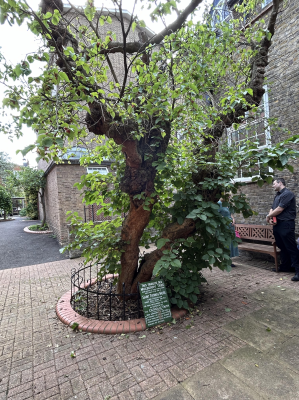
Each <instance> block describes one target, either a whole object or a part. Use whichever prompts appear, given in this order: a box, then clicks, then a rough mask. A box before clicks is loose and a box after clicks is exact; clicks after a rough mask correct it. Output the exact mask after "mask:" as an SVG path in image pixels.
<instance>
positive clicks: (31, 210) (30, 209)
mask: <svg viewBox="0 0 299 400" xmlns="http://www.w3.org/2000/svg"><path fill="white" fill-rule="evenodd" d="M35 200H36V201H35ZM26 215H27V217H28V218H29V219H38V208H37V195H36V199H35V198H34V197H33V196H30V197H28V206H27V207H26Z"/></svg>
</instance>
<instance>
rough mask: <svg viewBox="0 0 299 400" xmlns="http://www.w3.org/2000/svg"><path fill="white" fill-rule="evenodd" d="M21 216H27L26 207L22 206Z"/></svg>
mask: <svg viewBox="0 0 299 400" xmlns="http://www.w3.org/2000/svg"><path fill="white" fill-rule="evenodd" d="M19 214H20V216H21V217H26V215H27V211H26V207H24V208H22V209H21V210H20V212H19Z"/></svg>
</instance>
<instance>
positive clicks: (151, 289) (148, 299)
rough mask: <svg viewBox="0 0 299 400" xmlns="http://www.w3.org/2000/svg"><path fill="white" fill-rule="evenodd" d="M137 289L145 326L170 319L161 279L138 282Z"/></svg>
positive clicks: (166, 297) (167, 301)
mask: <svg viewBox="0 0 299 400" xmlns="http://www.w3.org/2000/svg"><path fill="white" fill-rule="evenodd" d="M139 291H140V295H141V301H142V305H143V311H144V316H145V323H146V327H147V328H149V327H151V326H155V325H159V324H162V323H163V322H170V321H172V316H171V310H170V304H169V300H168V296H167V292H166V288H165V284H164V282H163V281H162V280H161V279H159V280H156V281H150V282H144V283H140V285H139Z"/></svg>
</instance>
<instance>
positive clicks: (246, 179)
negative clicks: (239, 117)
mask: <svg viewBox="0 0 299 400" xmlns="http://www.w3.org/2000/svg"><path fill="white" fill-rule="evenodd" d="M264 89H265V93H264V96H263V99H262V101H263V104H264V114H265V116H264V117H263V118H262V119H263V120H264V127H265V132H264V134H265V143H266V144H264V145H262V146H259V147H258V148H259V149H261V150H262V149H265V148H267V147H269V146H271V131H270V126H269V124H268V122H267V120H268V118H269V116H270V113H269V95H268V87H267V85H265V86H264ZM247 116H248V112H246V114H245V117H247ZM260 122H261V119H257V120H256V121H254V122H251V123H248V125H251V124H252V125H253V124H258V123H260ZM239 128H241V129H242V126H240V127H239ZM233 131H234V129H233V128H230V129H229V130H228V132H227V144H228V146H231V145H232V135H231V134H232V132H233ZM269 172H273V169H272V168H271V167H269ZM241 175H242V170H241ZM256 176H258V175H253V176H248V177H247V176H246V177H242V176H241V177H240V178H234V179H233V181H234V182H252V178H254V177H256Z"/></svg>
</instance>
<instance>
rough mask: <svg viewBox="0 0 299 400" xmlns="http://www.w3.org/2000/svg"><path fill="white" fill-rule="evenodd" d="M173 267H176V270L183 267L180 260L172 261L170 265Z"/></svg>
mask: <svg viewBox="0 0 299 400" xmlns="http://www.w3.org/2000/svg"><path fill="white" fill-rule="evenodd" d="M170 264H171V265H172V266H173V267H175V268H180V267H181V262H180V260H173V261H171V263H170Z"/></svg>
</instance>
